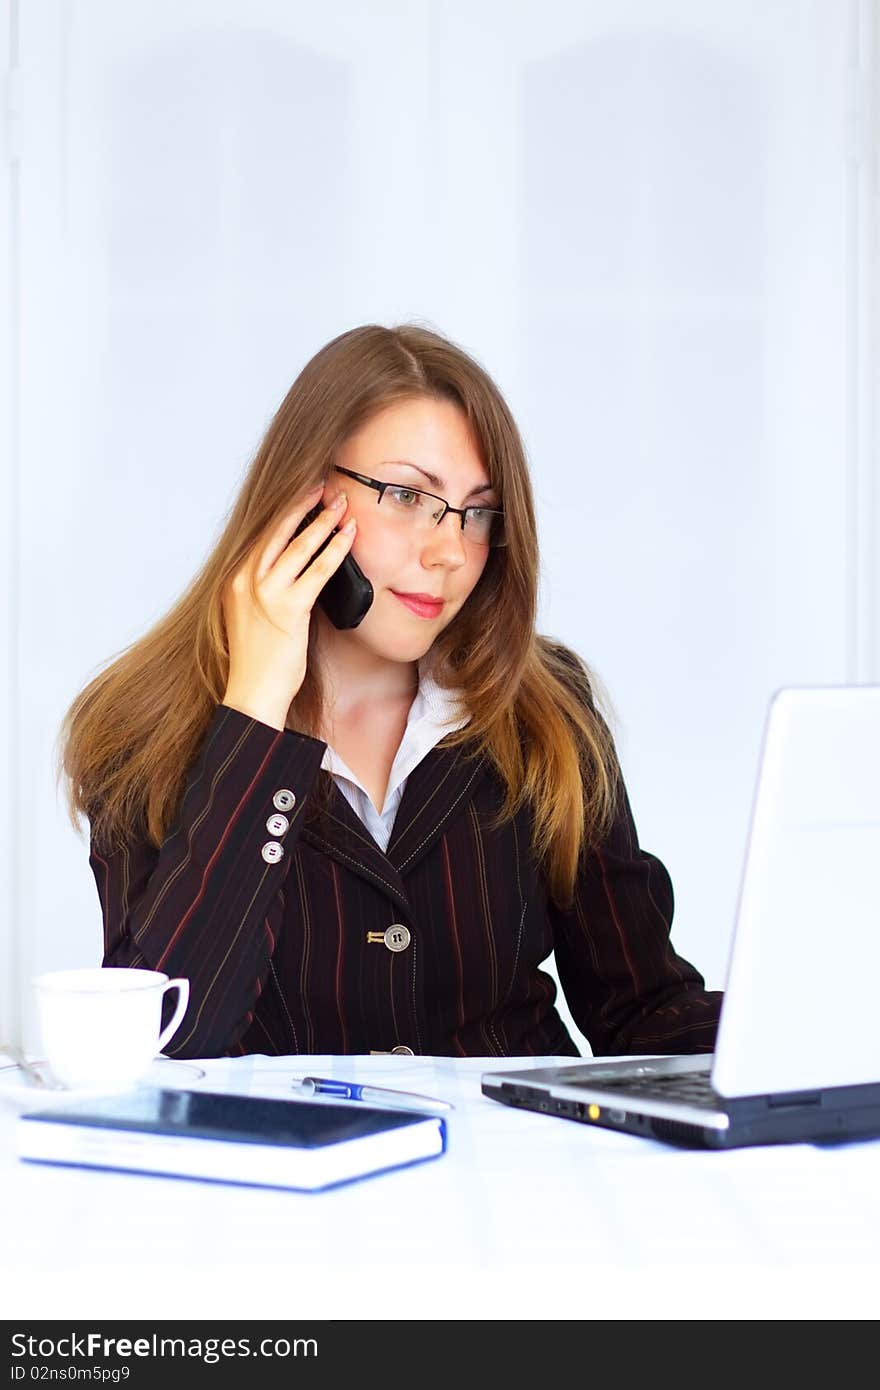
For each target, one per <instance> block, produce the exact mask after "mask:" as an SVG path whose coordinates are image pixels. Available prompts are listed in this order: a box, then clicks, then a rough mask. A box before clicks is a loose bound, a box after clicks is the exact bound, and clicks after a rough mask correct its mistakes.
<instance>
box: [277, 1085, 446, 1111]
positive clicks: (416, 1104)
mask: <svg viewBox="0 0 880 1390" xmlns="http://www.w3.org/2000/svg"><path fill="white" fill-rule="evenodd" d="M293 1084H294V1086H295V1087H298V1088H299V1090H301V1091H304V1092H305V1093H306V1094H307V1095H310V1096H335V1097H336V1099H337V1100H362V1101H365V1102H366V1103H367V1104H368V1105H379V1106H382V1105H385V1106H388V1107H389V1109H393V1110H424V1111H427V1112H428V1113H430V1112H431V1111H433V1110H454V1109H455V1106H454V1105H452V1104H451V1102H450V1101H448V1100H437V1099H436V1097H434V1096H422V1095H418V1094H417V1093H416V1092H415V1091H395V1090H393V1089H392V1087H390V1086H362V1085H360V1084H359V1083H358V1082H357V1081H333V1080H331V1079H330V1078H329V1077H326V1076H302V1077H297V1078H296V1079H295V1080H294V1082H293Z"/></svg>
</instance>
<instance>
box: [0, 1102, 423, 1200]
mask: <svg viewBox="0 0 880 1390" xmlns="http://www.w3.org/2000/svg"><path fill="white" fill-rule="evenodd" d="M426 1124H428V1125H429V1126H431V1127H433V1129H434V1130H435V1131H438V1132H439V1136H440V1143H439V1148H438V1149H437V1151H436V1152H435V1153H426V1154H419V1155H418V1156H416V1157H413V1156H412V1151H411V1136H410V1135H408V1134H407V1131H411V1130H412V1127H413V1126H418V1125H422V1126H425V1125H426ZM18 1126H19V1145H18V1148H19V1156H20V1157H21V1158H24V1159H32V1160H33V1161H37V1162H39V1161H43V1162H58V1163H65V1162H69V1163H73V1164H76V1165H78V1166H93V1167H108V1168H111V1167H117V1168H121V1169H124V1170H129V1171H138V1172H145V1173H150V1172H154V1173H158V1172H163V1173H165V1174H166V1175H167V1176H184V1177H202V1178H204V1180H206V1181H221V1182H241V1183H244V1184H245V1185H252V1184H256V1185H258V1186H283V1187H293V1188H299V1189H300V1190H304V1191H312V1190H320V1189H321V1188H322V1187H324V1186H336V1185H337V1184H338V1183H339V1182H348V1181H354V1180H355V1179H356V1178H358V1177H366V1176H368V1175H370V1174H371V1173H373V1172H380V1171H385V1170H386V1169H387V1168H390V1167H398V1166H403V1165H404V1164H408V1163H411V1162H421V1161H423V1160H424V1159H425V1158H432V1157H439V1155H440V1154H441V1153H443V1152H445V1149H446V1125H445V1121H444V1120H443V1119H442V1117H440V1116H435V1115H426V1114H422V1113H420V1112H415V1111H402V1110H401V1111H393V1110H380V1109H374V1108H372V1107H370V1106H367V1105H364V1104H362V1103H360V1102H354V1103H351V1104H340V1103H337V1102H333V1101H314V1100H300V1099H298V1098H297V1099H291V1100H281V1099H267V1098H264V1097H261V1096H243V1095H228V1094H223V1093H219V1092H217V1093H215V1092H209V1091H181V1090H162V1089H161V1088H155V1087H145V1088H142V1089H139V1090H135V1091H130V1092H126V1093H124V1094H119V1095H113V1096H105V1097H101V1098H99V1099H90V1100H87V1101H85V1100H84V1101H82V1102H68V1103H66V1104H65V1105H63V1106H62V1107H56V1108H55V1109H41V1110H38V1111H32V1112H30V1113H28V1114H24V1115H21V1116H19V1120H18ZM42 1126H50V1127H51V1129H52V1131H53V1135H54V1136H56V1137H55V1138H54V1139H53V1153H52V1155H51V1156H49V1157H46V1156H45V1155H44V1153H43V1152H42V1151H41V1149H40V1144H39V1142H38V1141H37V1140H35V1142H33V1143H30V1142H29V1138H28V1134H29V1133H30V1134H31V1135H33V1134H34V1129H35V1127H37V1128H40V1127H42ZM114 1131H116V1132H118V1133H119V1135H120V1138H121V1137H122V1136H123V1135H126V1136H131V1138H132V1139H133V1140H135V1141H136V1140H137V1139H141V1140H142V1142H141V1143H137V1142H135V1143H134V1144H133V1145H132V1147H131V1151H130V1156H129V1154H127V1153H123V1156H122V1159H121V1161H119V1153H120V1150H119V1149H118V1147H116V1146H115V1145H114V1144H113V1132H114ZM395 1132H397V1133H399V1134H400V1135H401V1143H400V1144H399V1145H397V1146H396V1148H395V1145H394V1144H393V1142H391V1140H390V1136H393V1135H394V1133H395ZM65 1136H67V1138H68V1139H69V1155H70V1156H69V1157H67V1156H65V1152H64V1146H65ZM373 1136H389V1142H388V1143H387V1144H385V1145H384V1146H383V1154H384V1155H385V1161H383V1162H382V1163H381V1165H380V1166H377V1164H376V1162H375V1159H374V1156H373V1153H372V1152H371V1149H372V1146H371V1145H370V1143H369V1141H370V1139H371V1138H373ZM152 1137H155V1138H156V1140H157V1142H156V1144H155V1145H151V1144H150V1140H151V1138H152ZM102 1140H103V1141H106V1146H107V1152H108V1153H110V1152H112V1153H113V1155H114V1156H115V1159H116V1160H117V1161H107V1162H104V1161H102V1155H101V1145H102ZM361 1140H363V1141H367V1142H365V1144H364V1146H363V1157H362V1159H359V1158H358V1157H357V1155H356V1154H355V1152H354V1150H356V1149H357V1147H358V1141H361ZM168 1141H177V1143H176V1144H175V1143H171V1142H168ZM182 1141H187V1149H186V1154H187V1157H186V1159H185V1166H186V1168H187V1171H185V1172H183V1171H179V1170H180V1167H181V1159H180V1155H181V1154H182V1153H183V1150H182V1149H181V1147H180V1144H181V1142H182ZM188 1141H194V1143H193V1145H192V1146H190V1145H189V1143H188ZM199 1141H206V1143H205V1151H206V1153H207V1151H208V1150H210V1151H211V1152H212V1154H217V1155H219V1156H220V1160H221V1162H223V1154H224V1153H226V1154H227V1155H228V1156H229V1159H228V1164H227V1165H226V1174H227V1175H223V1176H217V1174H216V1172H215V1173H211V1172H209V1171H208V1169H209V1167H210V1166H211V1165H208V1164H206V1165H205V1172H204V1173H199V1172H194V1171H192V1169H193V1165H194V1164H196V1165H197V1164H198V1159H197V1158H194V1157H193V1155H194V1154H198V1152H199V1150H198V1143H199ZM85 1143H88V1144H89V1150H88V1156H84V1154H85V1153H86V1150H85V1148H84V1145H85ZM341 1145H345V1146H348V1151H349V1157H348V1158H346V1159H344V1160H343V1162H345V1163H347V1164H349V1165H350V1166H351V1167H352V1169H353V1171H351V1172H350V1173H348V1174H347V1175H346V1176H344V1177H341V1178H339V1177H335V1178H332V1179H331V1180H329V1181H327V1182H322V1181H321V1180H320V1178H318V1179H316V1180H312V1179H310V1180H309V1181H308V1182H305V1183H303V1182H301V1181H296V1180H295V1177H293V1178H291V1180H290V1181H287V1180H284V1181H280V1182H279V1181H271V1182H270V1181H267V1180H266V1178H265V1177H264V1176H261V1173H260V1157H261V1155H260V1154H258V1153H256V1152H254V1155H253V1161H252V1166H251V1168H250V1169H249V1162H250V1161H251V1160H250V1155H249V1148H250V1146H255V1148H259V1150H260V1151H261V1152H262V1155H265V1154H266V1153H267V1151H268V1153H269V1156H270V1161H271V1162H272V1164H273V1166H274V1170H275V1171H277V1162H278V1154H279V1151H284V1150H287V1151H291V1152H292V1154H293V1155H296V1154H300V1155H302V1154H311V1155H318V1156H320V1155H321V1153H323V1154H324V1155H329V1164H328V1166H329V1168H331V1169H332V1168H333V1164H334V1157H333V1152H334V1150H335V1149H337V1146H341ZM29 1150H30V1152H29ZM395 1152H396V1153H397V1157H396V1158H395ZM273 1154H274V1158H273V1157H272V1155H273ZM306 1161H307V1162H310V1163H311V1165H312V1168H313V1169H314V1164H315V1162H316V1159H314V1158H312V1159H308V1160H306ZM233 1173H234V1175H233V1176H229V1175H228V1174H233Z"/></svg>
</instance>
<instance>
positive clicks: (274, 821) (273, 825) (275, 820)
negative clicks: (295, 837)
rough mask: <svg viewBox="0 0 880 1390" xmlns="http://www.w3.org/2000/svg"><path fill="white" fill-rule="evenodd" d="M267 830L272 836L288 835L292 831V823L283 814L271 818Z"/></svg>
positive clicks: (267, 822)
mask: <svg viewBox="0 0 880 1390" xmlns="http://www.w3.org/2000/svg"><path fill="white" fill-rule="evenodd" d="M266 829H267V830H268V832H269V834H270V835H286V834H287V832H288V830H289V829H290V821H289V820H288V819H287V817H286V816H282V815H281V814H278V815H274V816H270V817H269V819H268V820H267V821H266Z"/></svg>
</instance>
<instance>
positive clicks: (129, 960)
mask: <svg viewBox="0 0 880 1390" xmlns="http://www.w3.org/2000/svg"><path fill="white" fill-rule="evenodd" d="M326 747H327V745H326V743H322V742H321V741H320V740H319V739H313V738H309V737H307V736H306V735H304V734H297V733H294V732H293V731H292V730H287V729H285V730H278V729H273V728H271V727H270V726H269V725H268V724H263V723H262V722H261V721H260V720H258V719H252V718H250V717H249V716H248V715H245V714H242V713H241V712H240V711H239V710H235V709H232V708H231V707H229V706H228V705H218V706H217V709H216V710H215V711H214V714H213V716H212V719H211V722H210V724H209V725H208V728H207V730H206V733H205V738H204V741H203V743H202V746H201V749H200V751H199V753H198V756H197V757H196V758H195V760H194V762H193V765H192V768H191V769H190V772H189V775H188V777H187V781H186V785H185V788H184V792H183V796H182V799H181V805H180V810H179V813H178V815H177V818H176V821H175V824H174V825H172V826H171V827H170V828H169V833H168V835H167V837H166V839H165V841H164V843H163V844H162V846H161V848H160V849H156V848H155V847H154V846H153V845H151V844H150V843H149V842H148V841H147V840H143V841H140V840H138V841H136V842H131V843H126V844H125V845H123V846H121V847H118V848H116V847H114V849H113V852H112V853H110V854H103V853H98V851H97V849H96V847H95V842H94V838H93V839H92V846H91V853H90V856H89V863H90V864H91V867H92V871H93V873H94V875H95V881H96V883H97V887H98V896H99V898H100V900H101V909H102V913H103V918H104V962H103V963H104V965H105V966H135V967H141V968H144V969H149V970H162V971H164V972H165V974H167V975H170V976H183V977H185V978H186V979H188V980H189V982H190V1002H189V1007H188V1008H187V1011H186V1014H185V1016H184V1019H183V1022H182V1023H181V1025H180V1028H179V1029H178V1031H177V1033H176V1034H175V1036H174V1037H173V1039H172V1040H171V1042H170V1043H169V1045H168V1047H167V1048H166V1052H167V1054H168V1055H169V1056H176V1057H217V1056H225V1055H227V1054H228V1053H229V1052H230V1050H231V1049H233V1048H234V1045H235V1043H236V1042H237V1040H238V1039H239V1038H240V1037H241V1036H242V1035H243V1034H244V1032H245V1031H246V1029H247V1028H248V1026H249V1025H250V1023H251V1022H252V1020H253V1013H254V1006H255V1003H256V1000H257V998H258V997H259V995H260V993H261V990H262V986H263V981H264V978H265V976H266V974H267V972H268V969H269V963H270V960H271V956H272V952H273V949H274V945H275V940H276V938H277V935H278V932H279V930H280V927H281V920H280V918H281V912H282V895H281V894H280V892H279V889H280V887H281V885H282V884H283V882H284V879H285V877H286V875H287V873H288V870H289V868H290V864H291V858H292V852H293V849H294V847H295V845H296V841H297V839H298V836H299V832H300V828H301V824H302V812H303V808H304V806H305V803H306V798H307V797H308V794H309V791H310V790H311V788H312V786H313V784H314V781H315V778H316V777H317V774H318V770H319V768H320V765H321V759H322V757H323V755H324V750H325V748H326ZM279 791H289V792H292V793H293V794H294V796H295V798H296V800H295V801H294V803H293V805H292V806H290V807H289V808H288V809H284V810H281V814H283V815H285V816H286V817H287V819H288V821H289V822H290V824H289V828H288V829H287V831H285V832H284V833H283V834H281V835H277V834H272V833H271V832H270V831H269V829H268V827H267V825H266V822H267V821H268V819H269V817H270V816H272V815H277V814H278V813H279V810H280V808H279V806H277V805H276V804H275V801H274V797H275V795H276V793H278V792H279ZM280 800H281V802H282V803H285V802H289V800H290V798H289V797H287V798H285V797H282V798H280ZM268 843H275V844H277V845H280V846H281V847H282V848H283V851H284V852H283V854H282V856H281V858H280V859H277V860H275V861H274V862H272V858H271V855H270V860H269V861H268V862H267V860H266V859H264V858H263V854H262V850H263V847H264V845H266V844H268ZM273 853H274V854H277V850H275V851H274V852H273Z"/></svg>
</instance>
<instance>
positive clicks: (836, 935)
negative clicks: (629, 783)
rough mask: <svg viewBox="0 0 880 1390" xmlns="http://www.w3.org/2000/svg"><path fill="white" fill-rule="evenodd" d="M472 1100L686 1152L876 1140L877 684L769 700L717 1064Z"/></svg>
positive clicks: (540, 1082)
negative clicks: (620, 1133) (617, 1132)
mask: <svg viewBox="0 0 880 1390" xmlns="http://www.w3.org/2000/svg"><path fill="white" fill-rule="evenodd" d="M481 1085H482V1090H483V1094H484V1095H486V1096H489V1097H491V1098H492V1099H493V1100H497V1101H501V1102H502V1103H503V1104H505V1105H513V1106H519V1107H521V1108H522V1109H525V1110H537V1111H541V1112H543V1113H545V1114H548V1115H557V1116H562V1117H563V1118H565V1119H569V1120H578V1121H582V1122H583V1123H584V1124H593V1125H600V1126H603V1127H606V1128H610V1129H617V1130H621V1131H624V1132H626V1133H628V1134H639V1135H642V1136H644V1137H647V1138H650V1139H659V1140H663V1141H666V1142H668V1143H672V1144H679V1145H686V1146H689V1147H693V1146H696V1147H706V1148H716V1149H727V1148H734V1147H738V1146H741V1145H747V1144H780V1143H792V1142H805V1141H806V1142H810V1141H812V1142H833V1141H835V1140H846V1139H855V1138H866V1137H870V1136H874V1135H880V685H857V686H856V685H853V686H806V687H786V688H783V689H780V690H777V691H776V692H775V693H774V695H773V696H772V698H771V700H770V704H769V709H768V713H767V718H766V722H765V725H764V733H763V740H762V745H761V756H760V763H759V770H758V777H757V784H756V789H755V794H754V799H753V804H752V815H751V823H750V827H749V837H748V845H747V849H746V855H745V863H744V867H743V872H742V878H741V882H740V892H739V900H738V904H737V911H736V918H735V926H734V934H733V945H732V948H731V952H730V958H729V962H728V970H727V980H726V985H725V993H724V1000H723V1003H722V1009H721V1019H720V1023H719V1028H718V1035H717V1039H716V1045H715V1051H714V1053H713V1054H712V1055H711V1056H707V1055H703V1056H679V1057H647V1058H632V1059H630V1060H622V1061H608V1062H605V1061H601V1060H597V1061H592V1062H586V1061H585V1062H583V1063H567V1064H565V1065H561V1066H555V1067H546V1068H541V1067H538V1068H536V1069H535V1070H534V1071H508V1072H503V1071H502V1072H486V1073H484V1074H483V1075H482V1077H481Z"/></svg>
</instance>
